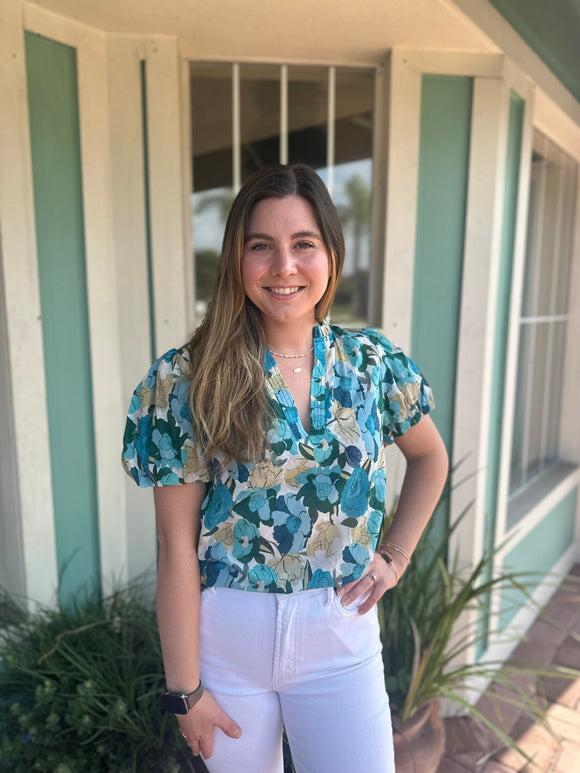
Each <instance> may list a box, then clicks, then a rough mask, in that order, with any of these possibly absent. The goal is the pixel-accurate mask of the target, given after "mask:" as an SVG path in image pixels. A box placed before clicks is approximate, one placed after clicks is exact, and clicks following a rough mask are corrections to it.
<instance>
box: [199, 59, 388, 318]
mask: <svg viewBox="0 0 580 773" xmlns="http://www.w3.org/2000/svg"><path fill="white" fill-rule="evenodd" d="M287 73H288V105H287V107H288V114H287V117H288V162H289V163H306V164H308V165H309V166H311V167H313V168H314V169H316V170H317V172H318V173H319V174H320V176H321V177H322V179H323V180H324V181H325V182H326V183H327V184H329V181H330V180H332V181H333V190H332V191H331V193H332V195H333V199H334V201H335V203H336V204H337V208H338V210H339V214H340V217H341V220H342V223H343V227H344V231H345V240H346V252H347V256H346V262H345V268H344V272H343V280H342V282H341V284H340V286H339V292H338V294H337V302H336V304H335V306H334V308H333V320H334V321H336V322H339V323H342V324H348V325H349V326H357V327H358V326H361V325H365V324H367V322H368V309H367V306H368V282H369V264H370V242H371V239H370V235H371V223H370V220H371V189H372V150H373V120H374V115H373V110H374V78H375V73H374V70H355V69H350V70H349V69H346V68H343V69H338V70H336V71H335V75H336V78H335V95H334V96H335V101H334V104H335V110H334V115H335V122H334V126H333V128H334V139H335V142H334V154H333V156H334V162H333V164H332V165H331V166H330V167H329V166H328V163H329V159H328V136H329V130H328V129H329V127H328V109H329V93H328V88H329V74H330V68H327V67H315V66H305V67H300V66H289V67H288V68H287ZM281 74H282V68H281V67H280V66H279V65H240V66H239V87H240V91H239V105H240V107H239V115H236V116H234V115H233V97H234V81H233V76H234V67H233V65H232V64H207V63H201V64H200V63H193V64H192V65H191V99H192V150H193V189H194V192H193V194H192V226H193V243H194V258H195V277H196V313H197V316H198V318H199V317H200V316H203V314H204V313H205V309H206V307H207V302H208V300H209V298H210V297H211V294H212V292H213V287H214V284H215V275H216V269H217V261H218V256H219V253H220V250H221V240H222V235H223V229H224V225H225V218H226V215H227V212H228V209H229V206H230V205H231V202H232V200H233V196H234V191H233V186H234V180H235V179H237V177H236V175H235V174H234V170H233V163H234V158H236V157H237V149H236V148H234V147H233V143H234V140H233V137H234V129H233V127H234V126H236V125H239V131H240V148H239V151H240V160H241V170H240V172H241V180H242V182H245V181H246V180H247V179H248V177H249V176H250V175H251V174H253V173H254V172H255V171H257V170H258V169H261V168H263V167H265V166H269V165H271V164H276V163H279V159H280V131H281V107H282V106H281V101H280V100H281Z"/></svg>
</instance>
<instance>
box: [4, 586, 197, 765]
mask: <svg viewBox="0 0 580 773" xmlns="http://www.w3.org/2000/svg"><path fill="white" fill-rule="evenodd" d="M0 629H1V631H2V633H1V635H0V659H1V661H2V669H1V670H0V695H1V696H2V698H1V701H2V704H3V706H2V710H1V711H0V771H10V773H25V772H26V773H28V772H29V771H42V773H48V772H49V771H50V772H51V773H52V772H53V771H54V772H55V773H76V772H77V771H83V772H84V771H90V772H91V773H101V772H102V773H110V771H115V772H116V773H124V772H125V771H126V772H127V773H130V772H131V773H132V772H135V773H136V772H137V771H138V772H139V773H147V772H148V771H150V773H153V771H155V773H174V772H175V773H177V772H178V771H188V770H190V771H193V770H195V769H196V763H194V758H193V757H192V755H191V753H190V751H189V750H188V749H187V748H186V746H185V743H184V741H183V739H182V738H181V736H180V735H179V733H177V732H176V723H175V720H174V719H173V717H168V716H166V715H163V714H162V713H161V712H160V711H159V695H160V692H161V690H162V689H164V677H163V666H162V659H161V650H160V644H159V638H158V635H157V624H156V618H155V611H154V609H153V606H152V604H151V603H149V602H148V601H146V600H145V599H144V597H143V595H142V593H141V591H140V590H139V589H138V588H137V586H131V587H129V588H127V589H124V590H117V591H115V592H114V593H113V594H112V595H111V596H110V597H108V598H107V599H105V600H104V601H102V600H101V599H100V598H98V597H93V598H92V599H88V600H84V601H82V602H78V603H77V604H73V605H72V606H70V608H67V609H63V608H57V609H39V610H38V611H35V612H33V613H28V612H25V611H23V610H22V609H21V608H19V607H18V606H17V605H16V604H15V603H14V602H13V601H12V600H11V599H9V598H8V597H6V596H5V595H4V596H3V597H2V598H0Z"/></svg>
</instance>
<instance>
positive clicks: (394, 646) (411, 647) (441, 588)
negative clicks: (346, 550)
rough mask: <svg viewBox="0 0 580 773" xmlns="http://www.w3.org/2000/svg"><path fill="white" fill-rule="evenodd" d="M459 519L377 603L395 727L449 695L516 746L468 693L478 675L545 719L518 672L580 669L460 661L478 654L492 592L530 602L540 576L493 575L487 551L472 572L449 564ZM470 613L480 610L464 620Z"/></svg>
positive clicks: (568, 674) (563, 673)
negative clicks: (469, 653)
mask: <svg viewBox="0 0 580 773" xmlns="http://www.w3.org/2000/svg"><path fill="white" fill-rule="evenodd" d="M391 517H392V514H391ZM459 520H461V519H459ZM458 523H459V521H458V522H457V523H456V524H455V526H454V527H452V528H451V529H450V530H449V531H448V532H447V534H445V535H444V537H443V539H441V540H439V541H438V542H435V543H434V542H433V541H431V540H430V539H429V537H428V536H427V537H424V538H423V539H422V540H421V541H420V543H419V545H418V547H417V549H416V551H415V554H414V556H413V561H412V562H411V564H410V566H409V567H408V569H407V571H406V572H405V574H404V575H403V577H402V579H401V582H400V583H399V584H398V585H397V586H396V587H395V588H393V590H392V591H390V592H389V593H387V594H386V595H385V596H384V597H383V599H382V600H381V602H380V603H379V618H380V622H381V630H382V638H383V661H384V665H385V674H386V686H387V691H388V693H389V696H390V700H391V707H392V711H393V725H394V727H395V729H397V728H400V727H401V725H402V723H404V722H405V721H406V720H408V719H410V718H411V717H412V716H413V715H414V714H415V712H416V711H417V710H418V709H419V708H420V707H421V706H422V705H423V704H424V703H425V702H426V701H427V700H429V699H433V698H445V699H448V700H450V701H453V702H455V703H457V704H458V705H460V706H461V707H463V709H465V710H467V711H468V712H470V713H472V714H473V715H475V716H477V717H478V718H479V719H480V720H481V721H482V722H483V723H484V724H485V725H486V726H487V727H489V728H490V729H491V730H492V731H493V732H494V733H495V734H496V735H497V736H498V737H499V738H500V739H501V740H502V741H503V742H504V743H506V744H507V745H509V746H511V747H513V748H518V747H517V745H516V744H515V743H514V742H513V741H512V740H511V739H510V738H509V737H508V736H506V734H505V733H504V732H503V731H502V729H501V728H500V727H498V726H497V725H495V724H494V723H493V722H491V721H490V720H489V719H488V718H487V717H485V716H484V715H482V714H481V712H479V711H478V709H477V708H476V706H474V705H472V704H471V703H470V702H469V701H468V700H467V699H466V698H465V691H466V689H467V688H469V687H470V686H471V685H472V684H473V682H474V680H475V679H479V680H482V679H483V680H485V681H489V682H491V680H493V681H494V682H495V683H496V684H500V685H502V687H504V688H506V689H505V690H503V691H502V693H501V696H499V695H498V694H495V698H496V700H503V701H505V702H506V703H510V704H514V705H518V706H519V707H520V708H521V709H522V710H523V711H524V712H526V714H527V715H528V716H530V717H532V718H533V719H534V720H535V721H539V722H542V723H544V724H545V722H544V713H545V712H544V710H543V708H542V706H539V705H538V704H537V703H536V702H535V701H534V700H532V699H531V698H530V697H529V696H528V695H527V694H526V693H525V692H524V691H523V690H522V689H521V687H519V686H518V677H521V676H522V675H532V676H535V677H537V678H539V677H542V676H552V677H553V676H557V677H561V678H577V677H578V675H579V673H578V672H577V671H573V670H572V669H564V668H561V667H553V668H541V667H534V666H533V665H531V666H529V667H524V666H516V665H507V666H506V665H504V664H503V663H500V662H490V661H488V660H483V661H480V662H478V661H477V660H476V661H475V662H466V660H465V659H464V658H462V656H463V655H464V653H465V652H466V651H467V650H471V651H472V650H473V648H474V647H476V646H477V645H478V644H480V643H482V640H483V639H484V637H485V634H486V633H488V632H489V631H488V630H487V629H486V630H485V631H484V630H482V628H481V627H480V625H479V622H480V620H481V617H480V615H482V614H483V615H489V597H490V593H492V592H495V591H502V592H503V591H505V590H515V591H517V592H518V593H519V598H520V599H521V596H522V593H523V594H524V595H525V597H526V598H527V599H529V600H531V595H530V592H529V590H528V589H529V588H530V587H531V586H535V585H536V584H537V582H538V580H539V578H538V576H537V575H535V574H533V573H527V574H523V573H511V574H510V573H503V574H493V573H492V568H493V563H494V557H495V552H492V553H488V554H485V555H484V556H483V557H482V559H481V560H480V561H479V563H478V564H477V565H476V566H475V567H473V568H471V569H469V570H468V571H466V570H464V569H463V570H462V569H460V568H459V566H458V562H457V560H455V561H453V562H451V564H450V566H449V567H448V561H447V555H446V553H447V546H448V540H449V536H450V535H451V533H452V532H453V529H454V528H456V527H457V525H458ZM387 525H388V519H387ZM499 549H501V548H498V550H499ZM496 552H497V551H496ZM559 579H560V580H561V579H562V578H559ZM576 579H577V578H570V581H571V582H573V581H575V580H576ZM469 612H475V613H476V614H475V615H472V616H470V617H469V616H467V617H466V616H465V613H469ZM464 620H467V622H463V621H464ZM518 750H519V751H521V750H520V749H518ZM522 754H523V752H522ZM524 756H526V755H525V754H524Z"/></svg>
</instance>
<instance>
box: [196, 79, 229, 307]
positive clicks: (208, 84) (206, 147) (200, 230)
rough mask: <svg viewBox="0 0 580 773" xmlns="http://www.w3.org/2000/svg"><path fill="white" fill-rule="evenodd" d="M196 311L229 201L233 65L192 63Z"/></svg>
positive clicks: (205, 294)
mask: <svg viewBox="0 0 580 773" xmlns="http://www.w3.org/2000/svg"><path fill="white" fill-rule="evenodd" d="M190 72H191V127H192V139H191V143H192V152H193V191H194V192H193V194H192V197H191V209H192V229H193V244H194V262H195V286H196V314H197V315H198V316H203V314H204V313H205V310H206V308H207V303H208V301H209V299H210V298H211V295H212V293H213V287H214V283H215V277H216V272H217V263H218V260H219V255H220V252H221V240H222V234H223V230H224V226H225V219H226V216H227V212H228V210H229V207H230V205H231V202H232V200H233V187H232V186H233V178H232V66H231V65H229V64H192V65H191V70H190Z"/></svg>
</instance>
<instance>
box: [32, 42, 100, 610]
mask: <svg viewBox="0 0 580 773" xmlns="http://www.w3.org/2000/svg"><path fill="white" fill-rule="evenodd" d="M26 68H27V78H28V103H29V113H30V138H31V145H32V171H33V179H34V207H35V217H36V237H37V243H38V270H39V282H40V301H41V311H42V333H43V343H44V358H45V376H46V390H47V407H48V422H49V433H50V462H51V467H52V487H53V499H54V512H55V527H56V549H57V557H58V567H59V572H61V573H62V578H61V583H60V588H59V596H60V599H61V601H63V602H67V601H68V600H70V598H71V596H72V594H74V593H75V592H76V591H77V590H78V589H80V588H81V587H82V588H84V589H85V590H89V589H92V588H99V586H100V566H99V540H98V521H97V491H96V479H95V450H94V436H93V410H92V394H91V364H90V358H89V345H90V344H89V328H88V315H87V296H86V275H85V251H84V236H83V208H82V185H81V160H80V138H79V119H78V98H77V70H76V52H75V50H74V49H73V48H70V47H69V46H64V45H62V44H60V43H56V42H54V41H51V40H48V39H46V38H42V37H40V36H38V35H33V34H30V33H26ZM30 368H31V370H30V377H31V378H39V377H40V378H41V377H42V375H41V371H40V370H39V364H38V363H33V362H31V363H30ZM30 410H31V411H33V410H34V406H33V405H31V406H30ZM30 475H31V476H32V477H31V484H32V483H33V481H34V470H30ZM48 549H50V546H47V550H48Z"/></svg>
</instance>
